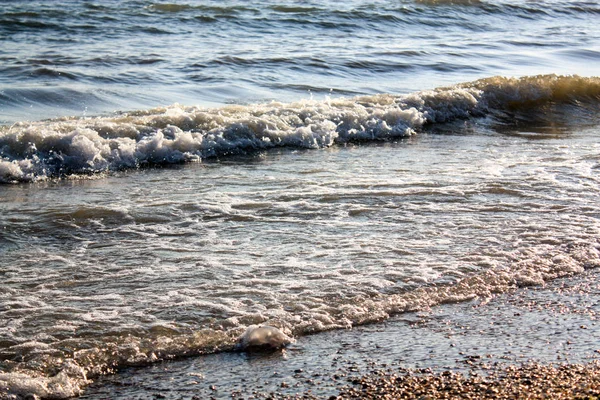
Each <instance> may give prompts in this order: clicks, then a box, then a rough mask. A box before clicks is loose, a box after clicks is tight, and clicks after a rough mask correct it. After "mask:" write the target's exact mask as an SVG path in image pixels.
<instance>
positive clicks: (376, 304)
mask: <svg viewBox="0 0 600 400" xmlns="http://www.w3.org/2000/svg"><path fill="white" fill-rule="evenodd" d="M508 258H509V259H512V260H513V262H512V263H511V264H510V265H505V266H500V267H498V268H492V269H490V270H486V271H483V272H481V273H477V274H474V275H472V276H469V277H466V278H464V279H461V280H459V281H457V282H455V283H453V284H446V285H444V284H442V285H430V286H423V287H421V288H418V289H416V290H413V291H408V292H406V293H402V294H396V295H385V294H380V295H377V296H373V297H370V298H368V297H363V296H357V297H356V298H353V299H350V300H349V301H342V302H332V303H331V304H324V305H323V306H321V307H318V308H317V309H309V308H306V307H304V308H303V307H298V306H296V307H293V306H292V305H291V304H290V305H286V304H284V305H283V307H282V308H278V309H276V310H272V311H269V310H265V311H264V312H263V313H262V314H252V315H246V316H240V317H234V318H230V319H228V320H226V321H221V322H220V323H218V324H216V325H217V326H215V327H213V328H212V329H202V330H198V331H195V332H190V333H187V334H180V333H177V332H176V331H175V330H169V329H166V328H162V329H156V334H154V335H150V336H146V337H136V336H132V335H127V336H123V337H117V338H111V337H106V338H98V339H97V341H90V340H89V339H88V340H85V341H81V342H79V341H77V340H75V339H67V340H65V341H63V342H57V343H54V344H52V345H46V344H43V343H25V344H21V345H17V346H12V347H9V348H6V349H4V350H3V352H4V355H5V357H6V355H8V354H12V355H13V358H22V359H23V360H25V361H22V362H20V363H18V364H15V365H14V370H13V371H10V372H0V398H6V399H14V398H22V397H25V396H32V395H35V396H39V397H42V398H55V399H60V398H68V397H72V396H76V395H79V394H81V393H83V390H84V388H85V386H86V385H88V384H89V383H91V382H92V380H93V378H94V377H97V376H99V375H102V374H107V373H113V372H115V371H116V370H117V369H118V368H121V367H125V366H143V365H149V364H151V363H154V362H156V361H160V360H168V359H174V358H178V357H187V356H194V355H201V354H207V353H214V352H219V351H232V350H251V349H253V348H264V347H268V348H278V347H281V346H285V345H289V344H290V343H293V342H294V339H293V338H292V337H294V336H295V337H298V336H302V335H306V334H312V333H316V332H322V331H325V330H331V329H340V328H345V329H347V328H351V327H352V326H356V325H361V324H366V323H373V322H379V321H382V320H385V319H387V318H389V317H390V316H392V315H397V314H401V313H406V312H415V311H422V310H427V309H429V308H431V307H435V306H437V305H440V304H445V303H456V302H464V301H469V300H473V299H475V298H480V299H486V298H490V297H491V296H493V295H494V294H496V293H505V292H507V291H510V290H514V289H516V288H517V287H523V286H536V285H544V284H545V283H546V282H549V281H551V280H554V279H557V278H563V277H566V276H571V275H574V274H579V273H582V272H584V271H585V270H586V269H592V268H597V267H599V266H600V243H584V242H582V243H570V244H565V245H562V246H549V245H547V246H538V247H537V248H529V249H524V250H520V251H517V252H514V253H512V254H510V255H509V256H508ZM291 309H293V311H284V310H291ZM257 324H260V325H257Z"/></svg>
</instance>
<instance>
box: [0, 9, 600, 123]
mask: <svg viewBox="0 0 600 400" xmlns="http://www.w3.org/2000/svg"><path fill="white" fill-rule="evenodd" d="M598 15H600V8H599V6H598V4H597V2H595V1H542V2H529V1H515V0H510V1H509V0H503V1H494V2H487V1H476V0H473V1H408V0H402V1H396V2H381V1H345V2H332V1H326V2H303V3H302V4H297V3H295V2H272V1H271V2H266V3H265V2H262V1H241V2H240V1H229V0H228V1H222V2H201V1H177V2H171V3H169V2H148V1H131V0H130V1H112V0H111V1H103V2H93V1H62V2H61V3H60V5H57V4H55V3H52V2H45V1H27V2H21V1H5V2H3V6H2V10H1V11H0V38H1V39H0V40H1V43H2V46H1V48H0V122H5V123H12V122H14V121H16V120H21V119H27V120H37V119H40V118H48V117H57V116H59V117H60V116H64V115H76V116H82V115H95V114H98V113H102V112H113V111H127V110H131V109H138V108H147V107H149V106H158V105H165V104H171V103H175V102H178V103H183V104H189V105H192V104H202V105H221V104H223V103H244V104H248V103H255V102H263V101H270V100H276V101H292V100H297V99H299V98H306V97H309V96H310V95H311V94H312V95H314V96H318V97H320V98H322V97H323V96H324V95H327V94H331V95H333V96H340V95H363V94H374V93H407V92H412V91H416V90H424V89H432V88H434V87H437V86H441V85H446V84H454V83H458V82H463V81H467V80H474V79H477V78H483V77H488V76H493V75H534V74H540V73H557V74H580V75H597V74H598V73H597V67H596V65H598V63H599V62H600V47H599V45H598V43H600V32H599V31H598V29H597V18H598Z"/></svg>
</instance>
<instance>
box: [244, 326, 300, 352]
mask: <svg viewBox="0 0 600 400" xmlns="http://www.w3.org/2000/svg"><path fill="white" fill-rule="evenodd" d="M293 341H294V340H293V339H292V338H290V337H289V336H287V335H286V334H285V333H283V332H282V331H281V330H279V329H277V328H275V327H273V326H268V325H264V326H261V325H250V326H249V327H248V329H246V332H244V334H243V335H242V336H240V338H239V339H238V345H237V348H238V349H240V350H247V349H252V348H266V349H279V348H281V347H284V346H287V345H288V344H290V343H292V342H293Z"/></svg>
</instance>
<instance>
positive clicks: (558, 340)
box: [82, 270, 600, 399]
mask: <svg viewBox="0 0 600 400" xmlns="http://www.w3.org/2000/svg"><path fill="white" fill-rule="evenodd" d="M599 277H600V271H595V270H592V271H588V272H586V273H584V274H582V275H578V276H574V277H571V278H567V279H561V280H557V281H554V282H552V283H550V284H549V285H547V286H546V287H531V288H522V289H516V290H515V291H513V292H511V293H506V294H501V295H495V296H493V297H492V298H488V299H478V300H475V301H471V302H468V303H461V304H447V305H443V306H440V307H435V308H434V309H432V310H424V311H421V312H418V313H410V314H403V315H400V316H397V317H395V318H392V319H390V320H389V321H386V322H384V323H381V324H374V325H369V326H363V327H358V328H355V329H353V330H349V331H331V332H326V333H321V334H317V335H313V336H307V337H302V338H299V339H298V341H297V342H296V343H295V344H294V345H292V346H290V347H288V348H287V349H285V350H282V351H278V352H275V353H251V354H250V353H222V354H214V355H209V356H204V357H195V358H189V359H184V360H178V361H170V362H162V363H158V364H155V365H152V366H150V367H145V368H129V369H126V370H123V371H121V372H120V373H119V374H117V375H113V376H108V377H104V378H101V379H98V380H97V382H96V383H94V384H92V385H91V386H90V387H89V388H88V390H87V391H86V394H85V395H84V396H82V398H85V399H103V398H112V399H119V398H121V399H125V398H127V399H157V398H169V399H208V398H215V399H221V398H229V399H231V398H240V399H241V398H243V399H251V398H258V399H267V398H276V399H282V398H305V399H329V398H336V397H337V398H343V399H346V398H366V399H384V398H585V397H586V396H598V395H600V365H599V364H598V363H597V362H598V360H600V341H599V340H598V338H600V329H599V328H600V326H599V325H598V321H597V318H598V316H599V315H600V283H599V282H598V278H599ZM527 396H529V397H527Z"/></svg>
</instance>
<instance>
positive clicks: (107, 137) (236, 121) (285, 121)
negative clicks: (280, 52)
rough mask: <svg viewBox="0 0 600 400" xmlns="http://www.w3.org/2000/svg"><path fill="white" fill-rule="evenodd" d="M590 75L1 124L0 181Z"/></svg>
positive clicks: (290, 136)
mask: <svg viewBox="0 0 600 400" xmlns="http://www.w3.org/2000/svg"><path fill="white" fill-rule="evenodd" d="M599 96H600V82H599V81H598V79H597V78H579V77H557V76H554V75H548V76H538V77H526V78H521V79H509V78H499V77H498V78H489V79H484V80H480V81H476V82H472V83H465V84H461V85H457V86H455V87H451V88H440V89H436V90H432V91H425V92H418V93H413V94H409V95H406V96H392V95H375V96H363V97H356V98H340V99H328V100H327V101H315V100H305V101H301V102H298V103H292V104H281V103H275V102H274V103H270V104H259V105H250V106H226V107H223V108H219V109H203V108H198V107H184V106H181V105H177V104H175V105H172V106H169V107H163V108H157V109H152V110H148V111H143V112H137V113H131V114H130V115H125V116H120V117H114V118H107V117H103V118H95V119H87V118H84V119H70V120H69V119H66V120H55V121H42V122H33V123H26V122H21V123H17V124H14V125H12V126H11V127H5V128H4V129H2V130H1V131H0V182H15V181H34V180H43V179H47V178H49V177H56V176H67V175H88V174H94V173H99V172H102V171H113V170H118V169H123V168H134V167H138V166H141V165H148V164H168V163H180V162H190V161H200V160H202V159H205V158H208V157H215V156H223V155H228V154H235V153H240V152H246V151H254V150H262V149H268V148H272V147H286V146H287V147H301V148H313V149H317V148H323V147H328V146H332V145H334V144H336V143H344V142H350V141H364V140H388V139H392V138H398V137H405V136H409V135H412V134H414V133H415V132H417V131H419V130H421V129H422V128H423V126H424V125H426V124H434V123H443V122H448V121H452V120H456V119H466V118H471V117H473V116H483V115H486V114H487V113H490V112H492V111H493V110H500V111H505V110H510V109H518V108H522V107H534V106H539V105H543V104H546V103H548V102H569V101H577V100H582V99H583V100H586V99H588V100H589V99H595V100H596V101H597V100H598V97H599Z"/></svg>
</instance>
